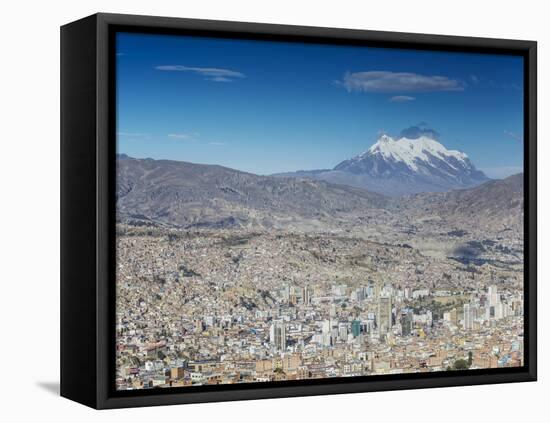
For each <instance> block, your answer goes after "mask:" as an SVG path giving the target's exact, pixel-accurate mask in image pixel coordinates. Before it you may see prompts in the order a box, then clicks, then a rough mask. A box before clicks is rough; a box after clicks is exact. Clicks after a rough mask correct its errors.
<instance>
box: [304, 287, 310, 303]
mask: <svg viewBox="0 0 550 423" xmlns="http://www.w3.org/2000/svg"><path fill="white" fill-rule="evenodd" d="M302 301H303V303H304V304H305V305H309V304H311V290H310V289H309V285H306V286H304V288H303V289H302Z"/></svg>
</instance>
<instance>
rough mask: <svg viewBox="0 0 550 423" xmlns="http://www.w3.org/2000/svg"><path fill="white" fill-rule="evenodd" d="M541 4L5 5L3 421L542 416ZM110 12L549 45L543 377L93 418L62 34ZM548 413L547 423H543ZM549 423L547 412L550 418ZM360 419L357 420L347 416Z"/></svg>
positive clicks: (278, 0)
mask: <svg viewBox="0 0 550 423" xmlns="http://www.w3.org/2000/svg"><path fill="white" fill-rule="evenodd" d="M544 3H545V2H542V1H535V0H522V1H518V0H514V1H509V0H501V1H498V2H497V1H491V2H489V1H486V2H483V1H479V0H477V1H473V0H461V1H455V2H445V1H441V0H416V1H407V0H393V1H391V0H388V1H376V2H375V1H371V2H367V1H351V0H349V1H348V0H334V1H330V2H327V1H321V0H317V1H299V0H271V1H250V2H247V1H245V0H230V1H223V0H219V1H211V0H202V1H201V0H188V1H177V2H176V1H167V0H148V1H143V0H119V1H116V2H115V1H113V0H110V1H107V0H95V1H89V0H81V1H65V0H63V1H34V2H33V1H23V0H20V1H17V2H16V1H13V0H12V1H8V2H4V3H3V5H2V9H3V10H2V23H1V25H0V31H1V35H2V36H1V38H0V40H1V41H0V43H1V46H2V48H1V50H0V58H1V59H0V60H1V66H0V70H1V77H0V84H1V89H0V101H1V104H2V109H1V116H2V118H1V121H0V122H1V123H0V128H1V129H0V143H1V144H0V146H1V150H0V151H1V154H0V181H1V182H0V183H1V198H2V202H1V206H0V214H1V219H0V224H1V227H0V237H1V238H0V239H1V244H0V246H1V248H2V254H1V256H0V257H1V260H0V300H1V305H0V328H1V330H0V369H1V371H0V391H1V394H0V419H1V420H3V421H6V422H9V421H23V420H27V418H29V420H28V421H32V420H30V419H31V418H34V419H36V420H38V419H40V420H42V419H45V420H46V421H47V420H50V419H51V420H53V419H56V420H76V421H78V422H87V421H96V420H98V419H102V421H105V422H107V421H113V422H114V421H116V422H123V421H166V420H174V421H177V420H180V421H182V420H187V421H190V420H195V419H196V420H199V419H200V420H203V419H204V420H205V421H210V420H212V421H215V420H218V421H238V422H248V421H260V420H261V421H277V422H283V421H284V422H286V421H289V422H290V421H300V420H306V421H308V422H313V421H316V422H329V421H340V422H344V421H353V422H357V421H361V422H367V421H384V422H393V421H406V422H416V421H424V422H430V421H442V422H446V423H447V422H459V421H460V422H463V421H487V422H507V421H516V422H519V421H529V420H533V421H542V420H544V419H545V417H543V416H544V414H543V412H544V411H545V410H547V409H548V396H547V395H548V394H546V395H544V390H545V389H546V390H547V392H550V389H549V388H550V382H548V377H549V376H550V375H549V370H548V369H549V368H550V365H549V364H548V361H547V360H546V358H545V356H544V352H545V351H548V337H544V336H543V334H542V332H543V331H544V330H548V329H550V324H549V318H550V317H549V314H550V313H549V311H548V310H545V309H544V305H545V304H546V305H548V304H550V303H549V301H548V297H547V296H548V292H549V290H548V287H547V286H546V284H547V282H548V277H549V276H550V265H549V264H548V259H549V258H550V255H549V253H550V247H549V245H548V241H549V239H550V227H549V224H548V221H547V219H545V218H544V217H545V216H548V215H549V213H550V199H549V195H548V188H547V186H545V184H546V183H550V165H548V164H547V162H548V160H550V151H549V150H550V147H549V144H548V142H549V141H550V140H549V138H550V133H549V131H550V129H549V124H548V120H547V119H546V117H548V114H549V113H550V104H549V99H548V96H547V95H546V94H547V93H548V91H549V88H550V87H549V84H550V78H549V77H548V75H550V53H549V49H550V47H549V44H550V31H549V30H548V14H547V13H545V6H544ZM98 11H103V12H118V13H134V14H150V15H161V16H162V15H165V16H174V17H189V18H206V19H220V20H235V21H252V22H266V23H281V24H297V25H314V26H329V27H342V28H357V29H374V30H389V31H408V32H423V33H435V34H448V35H471V36H481V37H500V38H518V39H534V40H537V41H538V42H539V69H538V70H539V157H540V160H539V164H540V170H539V187H540V188H539V217H540V219H539V260H540V266H539V293H540V295H539V357H540V359H539V361H540V364H539V375H540V376H539V382H536V383H523V384H508V385H492V386H478V387H461V388H444V389H429V390H416V391H414V390H413V391H402V392H382V393H370V394H353V395H337V396H324V397H309V398H292V399H278V400H261V401H248V402H234V403H219V404H206V405H186V406H171V407H154V408H147V409H130V410H116V411H108V412H105V411H103V412H96V411H93V410H90V409H87V408H85V407H84V406H81V405H78V404H76V403H72V402H70V401H68V400H65V399H62V398H60V397H58V396H57V394H56V393H55V390H56V389H57V387H56V386H57V383H58V380H59V377H58V374H59V364H58V363H59V355H58V354H59V347H58V345H59V334H58V330H59V324H58V318H59V312H58V310H59V26H60V25H62V24H64V23H67V22H70V21H72V20H75V19H78V18H81V17H83V16H87V15H89V14H92V13H95V12H98ZM537 415H539V416H540V417H538V418H537ZM546 418H547V417H546ZM348 419H349V420H348Z"/></svg>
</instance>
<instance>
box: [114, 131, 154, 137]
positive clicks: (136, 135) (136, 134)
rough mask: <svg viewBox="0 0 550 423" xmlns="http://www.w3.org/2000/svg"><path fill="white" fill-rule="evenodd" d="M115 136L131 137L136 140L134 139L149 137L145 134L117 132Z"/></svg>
mask: <svg viewBox="0 0 550 423" xmlns="http://www.w3.org/2000/svg"><path fill="white" fill-rule="evenodd" d="M117 135H118V136H119V137H133V138H136V137H139V138H144V137H148V136H149V134H145V133H143V132H117Z"/></svg>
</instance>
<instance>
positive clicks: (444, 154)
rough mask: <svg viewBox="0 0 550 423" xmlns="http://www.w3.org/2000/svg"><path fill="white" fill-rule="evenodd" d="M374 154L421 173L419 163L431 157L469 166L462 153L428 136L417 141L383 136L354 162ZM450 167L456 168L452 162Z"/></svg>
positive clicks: (465, 156)
mask: <svg viewBox="0 0 550 423" xmlns="http://www.w3.org/2000/svg"><path fill="white" fill-rule="evenodd" d="M374 154H380V155H382V156H383V157H384V158H385V159H387V160H394V161H397V162H403V163H405V164H406V165H407V166H408V167H409V168H410V169H411V170H413V171H419V166H418V164H417V163H418V162H419V161H423V162H427V161H429V160H430V155H431V156H434V157H437V158H439V159H441V160H447V159H448V158H453V159H455V160H457V161H459V162H461V163H463V164H464V165H467V164H466V161H465V160H466V159H467V158H468V156H467V155H466V154H464V153H462V152H460V151H457V150H447V149H446V148H445V147H444V146H443V145H442V144H440V143H438V142H437V141H435V140H433V139H430V138H428V137H426V136H422V137H420V138H417V139H409V138H401V139H399V140H397V141H396V140H394V139H393V138H391V137H389V136H387V135H383V136H382V137H381V138H380V139H379V140H378V142H376V144H374V145H373V146H372V147H371V148H369V149H368V150H367V151H365V152H364V153H362V154H360V155H359V156H356V157H355V158H354V159H352V160H363V159H365V158H366V157H367V156H368V155H374ZM449 165H450V166H451V167H453V168H455V166H454V165H453V164H452V161H449Z"/></svg>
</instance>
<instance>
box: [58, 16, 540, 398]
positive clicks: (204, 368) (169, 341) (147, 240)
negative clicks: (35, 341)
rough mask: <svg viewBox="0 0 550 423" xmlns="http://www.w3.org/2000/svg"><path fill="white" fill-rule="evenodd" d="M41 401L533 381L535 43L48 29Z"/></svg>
mask: <svg viewBox="0 0 550 423" xmlns="http://www.w3.org/2000/svg"><path fill="white" fill-rule="evenodd" d="M61 72H62V73H61V100H62V101H61V194H62V197H61V227H62V229H61V395H62V396H64V397H67V398H70V399H72V400H75V401H78V402H80V403H83V404H86V405H88V406H91V407H95V408H117V407H131V406H146V405H162V404H177V403H192V402H208V401H229V400H241V399H256V398H274V397H288V396H301V395H320V394H335V393H349V392H366V391H379V390H398V389H413V388H429V387H442V386H459V385H474V384H486V383H503V382H522V381H533V380H536V104H537V103H536V43H535V42H532V41H517V40H500V39H484V38H469V37H452V36H439V35H423V34H422V35H421V34H405V33H390V32H374V31H362V30H361V31H358V30H349V29H333V28H313V27H298V26H282V25H267V24H253V23H240V22H217V21H206V20H191V19H175V18H161V17H148V16H130V15H114V14H96V15H93V16H90V17H87V18H84V19H82V20H79V21H76V22H73V23H70V24H67V25H65V26H63V27H62V28H61Z"/></svg>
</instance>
